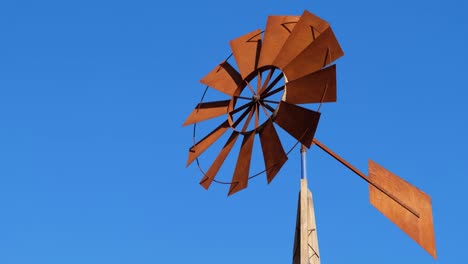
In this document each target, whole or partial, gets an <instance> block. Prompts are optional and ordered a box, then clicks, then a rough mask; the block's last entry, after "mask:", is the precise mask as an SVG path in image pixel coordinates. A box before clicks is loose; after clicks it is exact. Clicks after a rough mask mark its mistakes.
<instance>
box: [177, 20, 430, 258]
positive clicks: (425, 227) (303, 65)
mask: <svg viewBox="0 0 468 264" xmlns="http://www.w3.org/2000/svg"><path fill="white" fill-rule="evenodd" d="M229 44H230V47H231V50H232V54H231V55H232V57H233V58H234V60H235V64H236V65H237V69H236V67H235V66H233V63H229V61H228V60H229V59H230V58H231V56H229V57H228V59H226V60H224V61H222V62H221V63H220V64H219V65H217V66H216V67H215V68H214V69H213V70H212V71H211V72H209V73H208V74H207V75H206V76H205V77H203V78H202V79H201V80H200V82H201V83H202V84H205V85H206V86H207V89H208V88H212V89H215V90H217V91H219V92H221V93H223V94H225V96H228V98H229V99H226V100H216V101H210V102H203V98H204V97H203V96H202V100H201V102H200V103H199V104H198V105H197V106H196V107H195V109H194V110H193V112H192V113H191V114H190V115H189V117H188V118H187V119H186V121H185V122H184V125H191V124H193V125H194V135H195V131H196V124H197V123H199V122H203V121H207V120H211V119H214V118H218V119H219V118H221V122H220V124H218V125H217V126H216V127H215V128H214V129H213V130H212V131H211V132H209V133H207V135H206V136H205V137H204V138H202V139H201V140H199V141H196V140H195V139H194V145H193V146H192V147H191V148H190V149H189V156H188V161H187V166H188V165H190V164H191V163H193V162H194V161H196V162H197V164H198V165H199V168H200V170H201V171H202V173H203V178H202V179H201V181H200V184H201V185H202V186H203V187H204V188H205V189H208V188H209V187H210V186H211V184H212V183H213V182H220V181H217V180H216V179H215V177H216V175H217V174H218V172H219V170H220V168H221V166H222V165H223V163H224V162H225V160H226V158H227V157H228V155H229V154H230V152H231V151H232V149H233V147H234V145H235V144H236V143H237V142H241V143H240V144H241V145H240V149H239V153H238V155H237V161H236V164H235V167H234V172H233V176H232V180H231V181H230V182H221V183H225V184H229V185H230V187H229V192H228V195H232V194H234V193H237V192H239V191H241V190H243V189H245V188H247V186H248V182H249V179H251V178H253V177H256V176H258V175H259V174H260V173H263V172H265V174H266V178H267V182H268V183H270V182H271V181H272V180H273V179H274V178H275V176H276V175H277V173H278V172H279V171H280V169H281V167H282V166H283V165H284V163H285V162H286V161H287V159H288V154H289V153H290V152H291V151H288V152H286V151H285V150H284V148H283V144H282V142H281V140H280V135H279V133H278V132H277V131H278V129H281V130H284V131H285V132H286V133H287V134H289V135H290V136H292V138H294V140H296V141H297V143H300V144H301V146H302V147H301V161H302V175H301V188H300V192H299V199H298V210H297V212H298V214H297V222H296V233H295V239H294V252H293V263H298V264H299V263H300V264H305V263H314V264H316V263H320V254H319V248H318V239H317V232H316V225H315V213H314V208H313V200H312V193H311V192H310V190H309V188H308V185H307V175H306V174H307V173H306V157H305V155H306V150H307V148H310V147H311V146H313V145H316V146H318V147H319V148H320V149H322V150H323V151H325V152H326V153H328V154H329V155H331V156H332V157H333V158H335V159H336V160H337V161H339V162H340V163H342V164H343V165H345V166H346V167H347V168H349V169H350V170H351V171H353V172H354V173H356V174H357V175H358V176H359V177H361V178H362V179H363V180H364V181H365V182H367V183H368V184H369V192H370V202H371V204H372V205H373V206H374V207H375V208H376V209H378V210H379V211H380V212H381V213H383V214H384V215H385V216H386V217H387V218H389V219H390V220H391V221H392V222H393V223H394V224H396V225H397V226H398V227H399V228H400V229H402V230H403V231H404V232H405V233H406V234H407V235H408V236H410V237H411V238H412V239H413V240H415V241H416V242H417V243H418V244H419V245H420V246H421V247H422V248H424V249H425V250H426V251H427V252H428V253H429V254H431V255H432V256H433V257H434V258H435V257H436V249H435V239H434V231H433V222H432V205H431V200H430V197H429V196H428V195H427V194H425V193H424V192H422V191H421V190H419V189H417V188H416V187H414V186H413V185H411V184H410V183H408V182H406V181H404V180H403V179H401V178H400V177H398V176H396V175H395V174H393V173H391V172H390V171H388V170H386V169H385V168H383V167H382V166H380V165H378V164H377V163H375V162H373V161H371V160H370V161H369V171H368V173H369V175H368V176H366V175H365V174H364V173H362V172H361V171H359V170H358V169H356V168H355V167H354V166H352V165H351V164H349V163H348V162H347V161H346V160H344V159H343V158H341V157H340V156H338V155H337V154H336V153H335V152H333V151H332V150H330V149H329V148H327V147H326V146H325V145H324V144H322V143H321V142H319V141H318V140H317V139H315V138H314V136H315V131H316V129H317V126H318V122H319V119H320V116H321V114H320V106H321V105H322V103H328V102H335V101H336V65H331V64H332V63H333V62H334V61H335V60H337V59H338V58H340V57H341V56H343V54H344V53H343V51H342V49H341V47H340V45H339V43H338V41H337V39H336V37H335V35H334V33H333V31H332V29H331V27H330V24H329V23H327V22H326V21H324V20H323V19H321V18H319V17H317V16H315V15H313V14H312V13H310V12H308V11H304V13H303V14H302V15H301V16H269V17H268V19H267V22H266V27H265V30H264V31H262V30H260V29H257V30H255V31H252V32H250V33H247V34H245V35H243V36H240V37H238V38H236V39H233V40H231V41H230V43H229ZM205 93H206V90H205ZM299 104H301V105H303V104H309V105H310V104H313V105H316V106H318V108H317V109H316V110H311V109H310V107H309V108H307V107H304V106H299ZM228 131H230V135H229V136H228V139H227V141H226V142H225V144H224V145H223V146H222V148H221V150H220V151H219V153H218V154H217V156H216V158H215V159H214V160H213V161H212V163H211V165H210V167H209V169H208V170H207V171H206V172H205V171H203V170H202V169H201V167H200V164H199V161H198V158H199V157H200V155H202V154H203V153H204V152H205V151H206V150H207V149H208V148H210V147H211V146H212V145H213V143H215V142H216V141H218V140H219V139H220V138H221V136H223V135H224V134H226V133H227V132H228ZM256 136H258V138H259V141H260V145H261V150H262V154H263V160H264V170H263V171H262V172H260V173H257V174H254V175H252V176H250V167H251V158H252V152H253V148H254V141H255V138H256ZM241 138H242V139H241ZM293 147H294V146H293Z"/></svg>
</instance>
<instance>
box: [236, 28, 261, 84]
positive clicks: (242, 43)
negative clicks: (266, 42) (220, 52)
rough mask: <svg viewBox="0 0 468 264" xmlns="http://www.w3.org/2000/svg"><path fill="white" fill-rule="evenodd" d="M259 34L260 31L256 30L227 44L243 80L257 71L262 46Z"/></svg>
mask: <svg viewBox="0 0 468 264" xmlns="http://www.w3.org/2000/svg"><path fill="white" fill-rule="evenodd" d="M261 33H262V31H261V30H260V29H257V30H255V31H253V32H250V33H248V34H245V35H243V36H241V37H239V38H236V39H234V40H231V41H230V42H229V44H230V45H231V49H232V54H233V55H234V58H235V59H236V64H237V67H238V68H239V72H240V74H241V76H242V78H244V79H245V78H246V77H247V76H248V75H249V74H251V73H252V72H254V70H255V69H257V65H258V59H259V57H260V48H261V46H262V35H261Z"/></svg>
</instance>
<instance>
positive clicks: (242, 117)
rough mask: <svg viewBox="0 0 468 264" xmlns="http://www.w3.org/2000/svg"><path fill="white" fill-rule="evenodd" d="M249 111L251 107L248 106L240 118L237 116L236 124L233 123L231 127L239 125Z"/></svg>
mask: <svg viewBox="0 0 468 264" xmlns="http://www.w3.org/2000/svg"><path fill="white" fill-rule="evenodd" d="M251 109H252V105H250V107H249V108H247V110H245V111H244V112H243V113H242V115H241V116H239V118H238V119H237V120H236V122H234V124H233V125H232V127H236V126H237V125H239V123H240V122H241V121H242V119H244V118H245V117H246V116H247V114H248V113H249V112H250V110H251Z"/></svg>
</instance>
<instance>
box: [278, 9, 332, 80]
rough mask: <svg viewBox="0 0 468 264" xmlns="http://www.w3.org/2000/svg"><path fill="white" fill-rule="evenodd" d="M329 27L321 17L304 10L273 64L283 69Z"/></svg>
mask: <svg viewBox="0 0 468 264" xmlns="http://www.w3.org/2000/svg"><path fill="white" fill-rule="evenodd" d="M329 27H330V25H329V24H328V23H327V22H326V21H324V20H323V19H321V18H319V17H317V16H315V15H314V14H312V13H310V12H308V11H304V13H303V14H302V15H301V17H300V19H299V20H298V21H297V24H296V26H295V27H294V29H293V30H292V32H291V34H290V35H289V37H288V39H287V40H286V42H285V43H284V45H283V47H282V48H281V50H280V51H279V53H278V56H277V57H276V58H275V60H274V62H273V65H275V66H276V67H278V68H280V69H283V68H284V67H285V66H286V65H288V64H289V63H290V62H291V61H292V60H293V59H294V58H295V57H296V56H297V55H299V54H300V53H301V52H302V51H303V50H304V49H305V48H306V47H307V46H309V45H310V43H312V42H314V40H315V39H317V38H318V37H319V36H320V34H321V33H322V32H324V31H325V30H326V29H327V28H329ZM288 78H289V76H288Z"/></svg>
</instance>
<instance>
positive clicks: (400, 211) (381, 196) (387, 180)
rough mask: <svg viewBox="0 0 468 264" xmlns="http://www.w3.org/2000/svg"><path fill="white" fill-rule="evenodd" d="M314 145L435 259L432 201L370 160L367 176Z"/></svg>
mask: <svg viewBox="0 0 468 264" xmlns="http://www.w3.org/2000/svg"><path fill="white" fill-rule="evenodd" d="M314 144H315V145H317V146H318V147H319V148H320V149H322V150H323V151H325V152H326V153H328V154H329V155H330V156H332V157H333V158H335V159H336V160H337V161H339V162H340V163H341V164H343V165H345V166H346V167H347V168H349V169H350V170H351V171H353V172H354V173H355V174H357V175H358V176H359V177H361V178H362V179H363V180H365V181H366V182H367V183H369V196H370V202H371V204H372V205H373V206H374V207H375V208H376V209H377V210H379V211H380V212H381V213H382V214H383V215H385V216H386V217H387V218H388V219H390V221H392V222H393V223H394V224H395V225H397V226H398V227H399V228H400V229H402V230H403V231H404V232H405V233H406V234H407V235H408V236H409V237H411V238H412V239H413V240H414V241H416V242H417V243H418V244H419V245H420V246H421V247H422V248H424V250H426V251H427V252H428V253H429V254H430V255H431V256H432V257H434V258H436V257H437V255H436V247H435V237H434V224H433V220H432V205H431V198H430V197H429V196H428V195H427V194H425V193H424V192H423V191H421V190H419V189H418V188H416V187H415V186H413V185H411V184H410V183H408V182H406V181H405V180H403V179H402V178H400V177H398V176H397V175H395V174H393V173H391V172H390V171H388V170H386V169H385V168H384V167H382V166H380V165H379V164H377V163H375V162H374V161H372V160H369V176H366V175H365V174H364V173H362V172H361V171H359V170H358V169H356V168H355V167H354V166H353V165H351V164H350V163H348V162H347V161H346V160H344V159H343V158H342V157H340V156H338V154H336V153H335V152H333V151H332V150H330V149H329V148H328V147H326V146H325V145H324V144H322V143H321V142H319V141H318V140H317V139H314Z"/></svg>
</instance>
